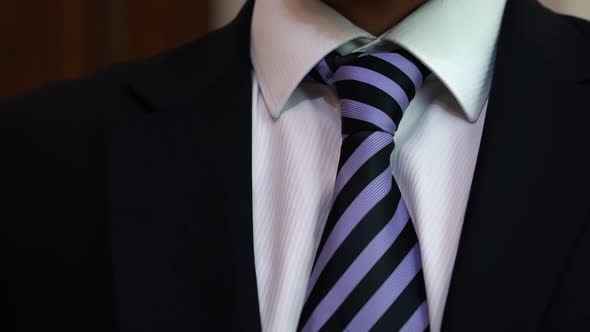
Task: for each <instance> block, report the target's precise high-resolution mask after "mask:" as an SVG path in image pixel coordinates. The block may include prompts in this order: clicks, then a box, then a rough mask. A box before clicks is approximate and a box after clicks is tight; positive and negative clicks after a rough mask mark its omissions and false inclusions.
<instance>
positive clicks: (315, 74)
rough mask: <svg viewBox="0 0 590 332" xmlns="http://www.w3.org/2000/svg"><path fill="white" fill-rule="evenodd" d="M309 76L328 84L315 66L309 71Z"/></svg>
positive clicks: (318, 81)
mask: <svg viewBox="0 0 590 332" xmlns="http://www.w3.org/2000/svg"><path fill="white" fill-rule="evenodd" d="M309 76H310V77H311V78H312V79H313V80H314V81H316V82H317V83H320V84H328V83H327V82H326V81H324V78H323V77H322V75H320V73H319V72H318V71H317V70H316V69H315V68H314V69H312V70H311V71H310V72H309Z"/></svg>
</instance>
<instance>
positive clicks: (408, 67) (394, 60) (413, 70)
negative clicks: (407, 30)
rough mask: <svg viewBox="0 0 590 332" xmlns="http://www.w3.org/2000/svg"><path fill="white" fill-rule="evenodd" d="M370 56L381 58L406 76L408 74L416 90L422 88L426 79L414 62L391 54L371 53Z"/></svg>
mask: <svg viewBox="0 0 590 332" xmlns="http://www.w3.org/2000/svg"><path fill="white" fill-rule="evenodd" d="M369 55H370V56H374V57H376V58H379V59H381V60H383V61H387V62H389V63H390V64H392V65H394V66H396V67H397V68H399V69H400V70H401V71H402V72H404V74H406V76H408V77H409V78H410V80H412V82H414V87H415V88H416V90H418V88H420V86H422V81H423V79H424V78H423V77H422V72H421V71H420V69H418V67H417V66H416V65H415V64H414V63H413V62H412V61H410V60H408V59H407V58H405V57H404V56H403V55H401V54H398V53H391V52H389V53H371V54H369Z"/></svg>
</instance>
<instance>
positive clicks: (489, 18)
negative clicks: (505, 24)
mask: <svg viewBox="0 0 590 332" xmlns="http://www.w3.org/2000/svg"><path fill="white" fill-rule="evenodd" d="M505 3H506V0H493V1H492V0H429V1H427V2H426V3H424V4H423V5H422V6H421V7H419V8H418V9H416V10H415V11H414V12H413V13H412V14H411V15H409V16H408V17H406V18H405V19H404V20H403V21H402V22H400V23H399V24H397V25H396V26H395V27H393V28H392V29H390V30H389V31H388V32H386V33H384V34H383V35H381V36H380V37H379V38H376V37H374V36H372V35H371V34H369V33H368V32H366V31H364V30H362V29H360V28H358V27H357V26H355V25H354V24H353V23H351V22H350V21H349V20H347V19H346V18H345V17H343V16H342V15H340V14H339V13H338V12H336V11H335V10H334V9H332V8H331V7H329V6H327V5H326V4H324V3H323V2H321V1H320V0H257V1H256V2H255V4H254V14H253V18H252V37H251V38H252V43H251V55H252V63H253V66H254V71H255V72H256V78H257V81H258V84H259V85H260V89H261V91H262V94H263V97H264V100H265V102H266V104H267V107H268V110H269V112H270V113H271V115H272V116H273V117H274V118H277V117H278V116H279V115H280V113H281V112H282V110H283V109H284V107H285V105H286V103H287V100H288V98H289V97H290V96H291V94H292V93H293V91H294V90H295V88H296V87H297V86H298V85H299V83H300V82H301V81H302V79H303V78H304V77H305V75H307V73H308V72H309V71H310V70H311V69H312V67H313V66H315V64H316V63H317V62H318V61H319V60H320V59H322V58H323V57H325V56H326V55H327V54H329V53H330V52H331V51H333V50H335V49H336V48H338V47H341V46H342V45H344V44H346V43H348V42H350V41H353V40H355V39H357V40H359V38H361V37H364V38H362V39H361V40H364V43H368V42H371V41H375V40H376V39H379V40H385V41H390V42H393V43H395V44H398V45H400V46H401V47H403V48H405V49H406V50H408V51H409V52H411V53H413V54H414V55H415V56H416V57H417V58H418V59H419V60H420V61H422V62H423V63H424V64H425V65H426V66H427V67H429V68H430V70H431V71H432V72H433V73H434V74H435V75H436V76H437V77H438V78H439V79H440V80H441V81H442V82H443V83H444V84H445V85H446V87H447V88H448V89H449V91H450V92H451V93H452V94H453V96H454V97H455V99H456V100H457V102H458V103H459V105H460V106H461V108H462V109H463V111H464V113H465V115H466V117H467V119H468V120H469V121H475V120H477V118H478V116H479V114H480V112H481V110H482V108H483V105H484V103H485V101H486V99H487V96H488V94H489V90H490V85H491V76H492V70H493V64H494V50H495V45H496V39H497V36H498V32H499V28H500V22H501V19H502V13H503V11H504V5H505Z"/></svg>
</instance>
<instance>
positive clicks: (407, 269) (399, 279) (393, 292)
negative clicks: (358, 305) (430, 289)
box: [345, 243, 422, 331]
mask: <svg viewBox="0 0 590 332" xmlns="http://www.w3.org/2000/svg"><path fill="white" fill-rule="evenodd" d="M421 266H422V265H421V261H420V248H419V246H418V243H416V244H415V245H414V247H413V248H412V250H410V252H409V253H408V254H407V255H406V257H404V259H403V260H402V262H401V263H400V264H399V265H398V266H397V267H396V268H395V270H394V271H393V273H392V274H391V275H390V276H389V277H388V278H387V280H385V282H384V283H383V285H381V287H380V288H379V290H378V291H377V292H376V293H375V294H373V296H372V297H371V299H369V301H368V302H367V303H366V304H365V306H364V307H363V308H362V309H361V311H359V312H358V313H357V314H356V316H355V317H354V318H353V319H352V321H351V322H350V323H349V324H348V326H347V327H346V329H345V330H347V331H368V330H369V329H371V327H373V325H375V323H376V322H377V321H378V320H379V318H381V316H383V314H384V313H385V311H387V309H389V307H391V305H392V304H393V302H395V300H397V298H398V297H399V295H400V294H401V292H402V291H403V290H404V289H405V288H406V287H407V286H408V284H409V283H410V281H412V279H414V277H415V276H416V274H418V272H419V271H420V269H421V268H422V267H421Z"/></svg>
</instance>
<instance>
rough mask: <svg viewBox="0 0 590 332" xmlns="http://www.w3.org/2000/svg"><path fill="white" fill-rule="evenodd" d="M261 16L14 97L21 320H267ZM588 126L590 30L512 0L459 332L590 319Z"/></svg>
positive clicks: (145, 323) (12, 260)
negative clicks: (257, 64) (259, 207)
mask: <svg viewBox="0 0 590 332" xmlns="http://www.w3.org/2000/svg"><path fill="white" fill-rule="evenodd" d="M251 11H252V2H250V3H248V5H246V7H245V8H244V9H243V10H242V12H241V13H240V14H239V16H238V17H237V18H236V19H235V20H234V21H233V22H232V23H231V24H229V25H228V26H227V27H225V28H223V29H221V30H219V31H216V32H213V33H211V34H209V35H208V36H206V37H205V38H203V39H201V40H198V41H196V42H194V43H192V44H189V45H186V46H185V47H182V48H180V49H177V50H174V51H171V52H169V53H166V54H163V55H160V56H157V57H154V58H152V59H149V60H146V61H142V62H131V63H125V64H120V65H116V66H113V67H112V68H110V69H108V70H106V71H104V72H101V73H98V74H96V75H93V76H91V77H87V78H83V79H80V80H76V81H67V82H59V83H55V84H52V85H50V86H46V87H44V88H42V89H38V90H36V91H33V92H30V93H28V94H25V95H23V96H19V97H16V98H12V99H8V100H3V101H1V102H0V110H1V111H0V153H1V154H0V158H1V160H0V167H1V168H2V169H1V171H0V193H1V195H2V200H1V204H2V205H1V208H0V220H1V222H2V229H3V231H2V233H3V235H6V237H7V239H6V241H4V243H7V244H8V248H7V249H6V250H3V253H4V254H5V255H6V256H5V257H6V258H7V259H5V260H3V261H4V262H5V263H4V264H3V265H4V268H5V269H3V273H2V274H4V275H5V276H8V280H6V281H5V282H3V283H2V285H3V288H4V289H3V292H2V293H3V294H9V295H7V296H2V298H3V301H6V302H7V304H8V305H9V306H10V307H11V308H13V309H14V313H13V314H12V315H11V316H12V317H14V319H15V321H16V323H17V325H16V326H17V328H16V330H21V331H26V330H33V329H35V328H40V327H42V328H43V329H44V330H48V329H51V330H52V329H53V328H55V329H56V330H59V331H64V330H75V331H93V330H96V331H110V330H115V331H116V330H121V331H199V330H206V329H212V330H218V331H257V330H260V328H261V326H260V318H259V308H258V300H257V289H256V275H255V269H254V257H253V242H252V195H251V174H252V173H251V113H250V112H251V71H252V66H251V63H250V58H249V41H250V36H249V30H250V29H249V28H250V20H251ZM589 128H590V27H589V24H588V23H586V22H584V21H582V20H579V19H575V18H572V17H565V16H560V15H556V14H553V13H552V12H550V11H548V10H546V9H544V8H543V7H541V6H540V5H539V4H538V3H537V2H536V1H534V0H509V1H508V4H507V8H506V13H505V15H504V19H503V23H502V28H501V33H500V37H499V41H498V49H497V60H496V69H495V73H494V76H493V86H492V90H491V95H490V101H489V108H488V111H487V118H486V121H485V127H484V132H483V138H482V142H481V147H480V151H479V156H478V161H477V166H476V171H475V177H474V180H473V186H472V190H471V195H470V198H469V204H468V208H467V213H466V216H465V222H464V226H463V231H462V235H461V240H460V245H459V251H458V256H457V260H456V264H455V268H454V273H453V277H452V281H451V286H450V290H449V294H448V300H447V303H446V310H445V314H444V320H443V330H445V331H504V330H510V331H532V330H547V331H557V330H560V331H561V330H569V329H570V328H574V327H576V328H578V329H589V328H590V307H589V304H588V303H590V229H589V227H590V225H589V223H590V172H589V170H590V134H589V131H590V129H589ZM433 167H435V165H433ZM3 330H7V329H3Z"/></svg>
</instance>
